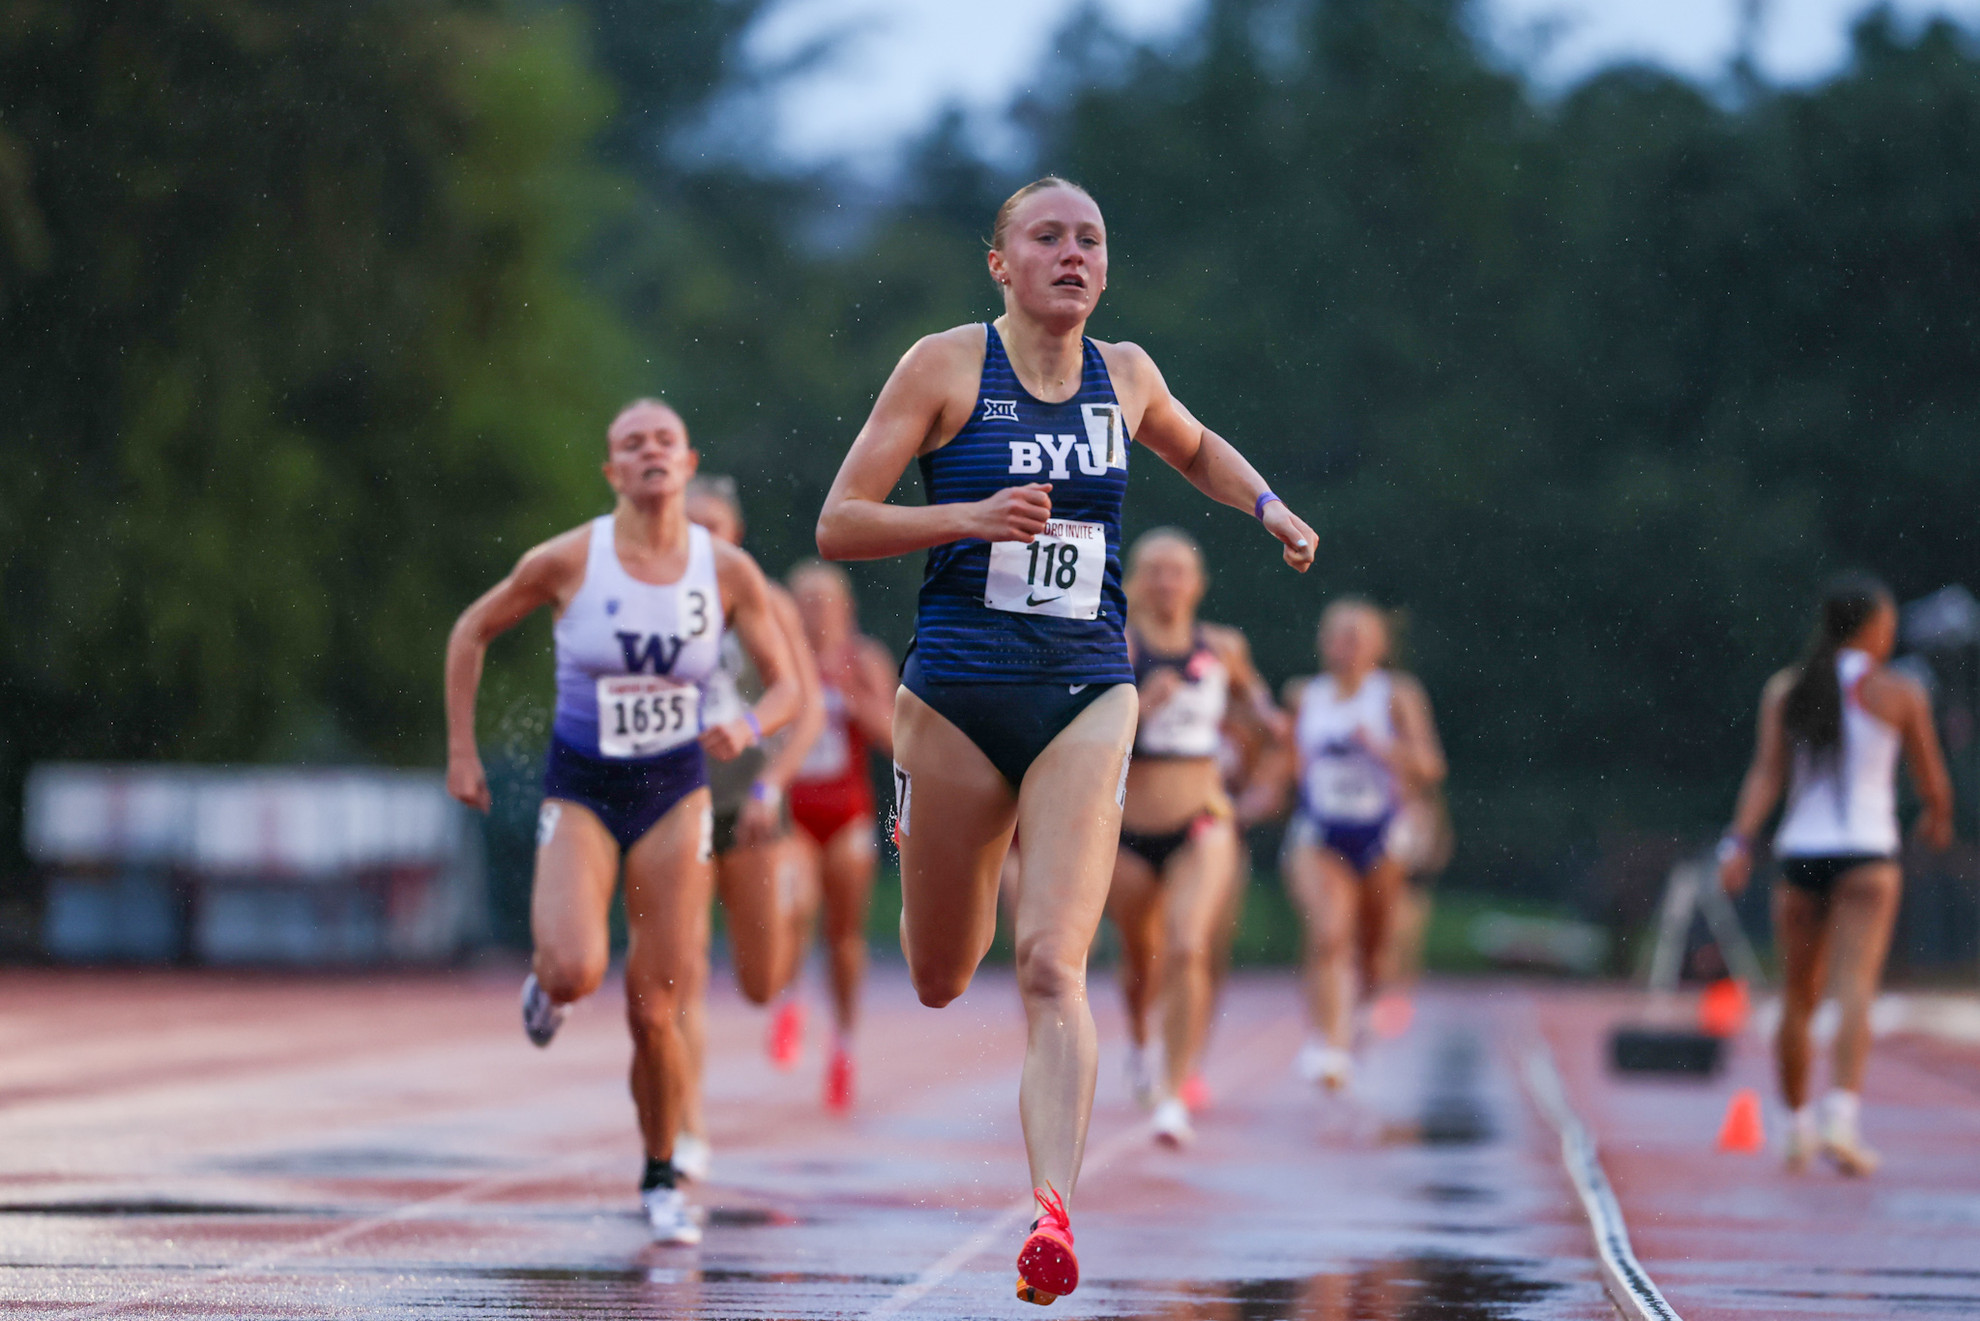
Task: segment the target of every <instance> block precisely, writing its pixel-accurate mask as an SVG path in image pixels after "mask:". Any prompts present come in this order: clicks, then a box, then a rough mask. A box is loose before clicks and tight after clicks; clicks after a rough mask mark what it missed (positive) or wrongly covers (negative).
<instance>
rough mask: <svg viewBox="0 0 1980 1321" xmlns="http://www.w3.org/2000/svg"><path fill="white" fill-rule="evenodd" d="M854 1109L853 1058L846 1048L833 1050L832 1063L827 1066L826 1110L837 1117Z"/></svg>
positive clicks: (839, 1047) (838, 1047)
mask: <svg viewBox="0 0 1980 1321" xmlns="http://www.w3.org/2000/svg"><path fill="white" fill-rule="evenodd" d="M852 1107H853V1057H852V1052H851V1051H849V1050H847V1049H846V1048H845V1047H844V1046H836V1047H834V1048H833V1050H832V1062H831V1063H829V1064H827V1065H826V1066H825V1108H826V1109H827V1110H830V1111H831V1112H832V1113H833V1114H835V1115H842V1114H845V1113H846V1112H847V1111H849V1110H851V1109H852Z"/></svg>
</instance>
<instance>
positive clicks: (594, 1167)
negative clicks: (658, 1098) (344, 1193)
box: [50, 1155, 623, 1321]
mask: <svg viewBox="0 0 1980 1321" xmlns="http://www.w3.org/2000/svg"><path fill="white" fill-rule="evenodd" d="M619 1163H621V1164H622V1163H623V1162H619ZM606 1168H607V1165H606V1163H605V1161H604V1159H603V1158H602V1157H600V1156H596V1155H591V1156H586V1157H582V1158H580V1157H566V1158H565V1159H563V1160H557V1161H550V1162H548V1163H546V1164H543V1165H533V1166H531V1167H530V1168H528V1169H526V1170H511V1171H509V1172H507V1173H504V1174H491V1175H488V1176H486V1177H484V1178H480V1179H476V1180H474V1181H473V1182H471V1183H464V1184H462V1185H461V1186H460V1187H458V1188H455V1189H452V1190H450V1191H448V1192H444V1193H435V1194H434V1195H433V1196H431V1197H424V1198H421V1199H420V1200H419V1201H417V1202H407V1203H405V1204H404V1205H403V1206H396V1207H393V1208H392V1209H391V1210H390V1211H380V1212H378V1213H377V1214H375V1215H369V1216H366V1217H364V1218H363V1219H362V1220H353V1221H351V1222H350V1223H349V1224H347V1225H339V1226H338V1227H337V1228H335V1229H331V1230H326V1231H324V1232H323V1233H321V1234H318V1235H317V1236H316V1237H314V1238H306V1239H304V1240H302V1241H301V1242H299V1243H291V1244H287V1245H285V1246H283V1247H280V1248H275V1249H272V1250H271V1251H268V1252H264V1253H262V1254H261V1255H260V1256H258V1257H251V1258H249V1259H248V1260H246V1261H235V1262H229V1263H227V1264H226V1265H224V1266H214V1267H211V1268H209V1269H207V1270H204V1271H199V1272H196V1273H195V1275H194V1278H192V1279H190V1280H175V1281H172V1282H171V1283H168V1284H161V1285H157V1286H154V1287H153V1288H150V1289H145V1290H140V1291H139V1292H137V1293H132V1294H127V1295H125V1296H124V1297H122V1298H117V1299H114V1300H110V1301H105V1302H101V1303H96V1304H93V1305H88V1306H84V1307H81V1308H78V1309H76V1310H74V1311H68V1312H56V1313H53V1314H52V1315H51V1317H50V1321H86V1319H87V1318H90V1317H101V1316H113V1315H115V1314H117V1313H119V1312H129V1311H131V1310H132V1309H134V1308H139V1307H147V1306H152V1305H155V1304H158V1303H160V1302H161V1301H163V1300H166V1299H169V1298H172V1297H174V1296H175V1295H176V1296H178V1297H179V1298H181V1299H182V1300H183V1299H185V1298H187V1297H188V1295H189V1291H192V1290H197V1289H201V1288H204V1287H206V1286H209V1285H212V1284H215V1283H218V1282H219V1281H221V1280H224V1279H226V1278H228V1277H229V1276H236V1275H255V1274H258V1273H260V1272H262V1271H269V1270H273V1269H275V1268H276V1267H278V1266H283V1265H288V1264H293V1263H297V1262H299V1261H300V1260H301V1259H302V1258H305V1257H313V1256H320V1255H321V1254H323V1253H324V1252H327V1251H329V1250H330V1249H332V1248H335V1247H337V1246H339V1245H340V1244H344V1243H348V1242H350V1241H351V1240H352V1239H354V1238H358V1237H360V1236H361V1235H364V1234H369V1233H370V1232H371V1231H372V1230H374V1229H382V1228H383V1227H385V1226H386V1225H394V1224H400V1223H403V1222H406V1221H410V1220H420V1219H423V1218H425V1217H426V1216H429V1215H432V1214H434V1213H435V1212H438V1211H441V1210H444V1209H446V1208H449V1207H452V1206H456V1205H459V1204H462V1203H466V1202H471V1201H474V1200H475V1199H477V1198H480V1197H485V1196H487V1195H488V1194H489V1193H493V1192H497V1191H499V1190H501V1189H503V1188H506V1187H509V1186H510V1185H512V1184H523V1183H530V1182H533V1181H535V1180H537V1179H543V1178H552V1177H557V1176H568V1175H572V1174H579V1173H588V1172H591V1171H603V1170H605V1169H606ZM190 1296H192V1297H196V1296H197V1295H196V1294H193V1295H190Z"/></svg>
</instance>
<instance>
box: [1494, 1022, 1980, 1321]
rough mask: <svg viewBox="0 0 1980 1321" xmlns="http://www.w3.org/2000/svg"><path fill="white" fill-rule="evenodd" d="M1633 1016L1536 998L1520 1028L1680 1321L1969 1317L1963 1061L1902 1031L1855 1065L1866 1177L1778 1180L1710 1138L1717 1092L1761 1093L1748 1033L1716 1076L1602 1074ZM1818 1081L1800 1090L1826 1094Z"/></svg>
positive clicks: (1977, 1135) (1757, 1052) (1972, 1274)
mask: <svg viewBox="0 0 1980 1321" xmlns="http://www.w3.org/2000/svg"><path fill="white" fill-rule="evenodd" d="M1642 1014H1643V1007H1642V1005H1641V1004H1640V1003H1638V1002H1637V1001H1636V1000H1635V998H1634V997H1632V996H1629V995H1627V994H1621V993H1617V992H1615V991H1605V990H1588V991H1583V992H1581V993H1579V994H1577V995H1574V996H1562V995H1550V996H1546V997H1543V998H1537V999H1536V1001H1535V1002H1534V1012H1533V1021H1534V1023H1535V1024H1536V1026H1537V1027H1538V1028H1539V1029H1540V1030H1541V1031H1542V1032H1543V1033H1544V1035H1545V1037H1546V1038H1547V1040H1548V1041H1549V1042H1550V1043H1551V1045H1552V1048H1553V1053H1554V1057H1555V1059H1556V1060H1558V1061H1559V1064H1560V1068H1561V1072H1562V1074H1563V1076H1564V1079H1565V1082H1566V1085H1567V1091H1568V1095H1569V1100H1570V1101H1571V1103H1572V1104H1573V1106H1574V1107H1575V1109H1576V1111H1577V1112H1578V1113H1579V1114H1580V1116H1581V1119H1582V1121H1583V1122H1584V1123H1585V1124H1587V1125H1588V1126H1589V1127H1590V1128H1591V1129H1593V1130H1594V1131H1595V1132H1596V1134H1597V1135H1598V1136H1599V1138H1600V1140H1601V1144H1602V1161H1603V1164H1604V1166H1605V1167H1606V1169H1607V1172H1608V1176H1609V1180H1610V1182H1611V1184H1612V1185H1613V1186H1614V1188H1615V1192H1616V1195H1617V1197H1618V1198H1619V1199H1620V1200H1621V1202H1622V1208H1623V1212H1624V1214H1625V1215H1626V1216H1627V1217H1628V1220H1629V1226H1630V1234H1631V1237H1632V1238H1633V1240H1634V1242H1635V1246H1636V1254H1637V1256H1638V1258H1640V1259H1641V1260H1642V1262H1643V1264H1644V1266H1645V1267H1646V1268H1648V1270H1649V1271H1650V1273H1651V1275H1652V1276H1654V1277H1655V1279H1656V1281H1657V1284H1658V1286H1659V1287H1660V1288H1661V1289H1662V1290H1663V1292H1664V1295H1665V1297H1666V1298H1668V1299H1669V1300H1670V1303H1671V1305H1672V1306H1673V1307H1675V1308H1676V1309H1677V1311H1678V1312H1679V1313H1680V1314H1681V1315H1682V1316H1683V1317H1685V1318H1686V1321H1714V1319H1715V1318H1728V1319H1729V1321H1730V1319H1731V1318H1739V1319H1740V1321H1750V1319H1751V1318H1756V1317H1879V1318H1881V1317H1898V1316H1920V1317H1925V1316H1936V1317H1949V1316H1959V1317H1975V1316H1980V1050H1976V1049H1975V1048H1974V1047H1973V1046H1971V1045H1966V1046H1957V1045H1953V1044H1951V1043H1949V1042H1945V1041H1940V1040H1935V1039H1932V1038H1927V1037H1922V1036H1915V1035H1897V1036H1892V1037H1889V1038H1885V1039H1882V1040H1879V1041H1878V1042H1877V1043H1876V1045H1875V1046H1874V1047H1873V1049H1872V1051H1871V1055H1870V1068H1869V1075H1868V1078H1867V1080H1866V1085H1865V1089H1864V1111H1863V1129H1864V1135H1865V1137H1866V1138H1867V1139H1868V1140H1869V1142H1870V1143H1871V1145H1872V1146H1874V1147H1876V1148H1877V1149H1878V1150H1879V1151H1881V1153H1882V1154H1883V1157H1884V1164H1883V1167H1882V1169H1881V1170H1879V1171H1878V1173H1877V1174H1876V1176H1875V1177H1873V1178H1869V1179H1847V1178H1843V1177H1842V1176H1840V1175H1838V1174H1836V1173H1834V1172H1833V1171H1830V1170H1828V1169H1825V1168H1822V1167H1820V1166H1819V1165H1818V1167H1817V1168H1816V1169H1814V1170H1811V1171H1809V1172H1807V1173H1805V1174H1799V1175H1797V1174H1791V1173H1789V1172H1788V1171H1787V1170H1786V1169H1784V1168H1783V1166H1782V1164H1781V1160H1780V1155H1779V1149H1778V1143H1779V1141H1780V1140H1781V1138H1782V1136H1783V1133H1782V1129H1783V1127H1784V1121H1783V1117H1782V1115H1781V1113H1780V1111H1779V1108H1778V1107H1777V1106H1774V1105H1772V1104H1771V1103H1770V1104H1769V1107H1768V1112H1767V1127H1768V1137H1769V1138H1770V1139H1771V1140H1772V1142H1773V1143H1775V1144H1776V1145H1775V1146H1774V1147H1773V1148H1772V1149H1770V1150H1769V1151H1767V1152H1764V1153H1756V1154H1753V1155H1729V1154H1724V1153H1721V1152H1719V1151H1717V1150H1715V1148H1714V1138H1715V1136H1716V1134H1717V1133H1718V1129H1719V1124H1720V1121H1721V1118H1722V1117H1723V1115H1724V1113H1725V1109H1726V1105H1727V1102H1728V1101H1729V1100H1730V1098H1731V1096H1732V1093H1733V1091H1734V1090H1735V1089H1736V1088H1739V1087H1752V1088H1754V1089H1755V1090H1757V1091H1758V1092H1759V1093H1760V1094H1761V1095H1762V1096H1763V1097H1769V1098H1771V1097H1772V1095H1773V1091H1774V1088H1773V1082H1772V1077H1771V1074H1772V1064H1771V1054H1770V1051H1769V1048H1768V1044H1767V1041H1766V1039H1765V1038H1764V1036H1763V1035H1762V1032H1761V1031H1760V1030H1759V1029H1758V1028H1756V1029H1755V1030H1754V1031H1750V1032H1748V1033H1746V1034H1743V1035H1742V1036H1740V1037H1738V1038H1736V1039H1734V1040H1732V1041H1731V1042H1729V1043H1728V1044H1729V1050H1728V1054H1729V1061H1728V1064H1727V1066H1726V1069H1725V1072H1724V1073H1723V1074H1722V1075H1721V1076H1720V1077H1718V1078H1714V1079H1709V1080H1701V1081H1680V1080H1659V1079H1631V1080H1625V1079H1620V1078H1617V1077H1615V1076H1613V1075H1608V1074H1605V1073H1604V1072H1603V1070H1602V1068H1601V1065H1600V1060H1601V1058H1602V1051H1603V1039H1604V1036H1605V1034H1606V1032H1607V1030H1608V1028H1609V1026H1610V1025H1612V1024H1614V1023H1616V1022H1622V1021H1631V1020H1636V1019H1640V1017H1641V1016H1642ZM1826 1079H1827V1072H1826V1069H1825V1068H1818V1070H1817V1072H1816V1080H1817V1082H1818V1084H1820V1085H1824V1086H1826Z"/></svg>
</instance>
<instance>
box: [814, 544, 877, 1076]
mask: <svg viewBox="0 0 1980 1321" xmlns="http://www.w3.org/2000/svg"><path fill="white" fill-rule="evenodd" d="M789 581H790V588H791V595H792V596H794V597H796V598H797V606H798V614H799V615H800V616H801V617H802V618H803V620H804V632H805V637H806V639H807V640H808V641H809V642H810V643H811V647H812V650H813V651H814V652H815V653H816V654H817V657H818V669H819V674H820V677H821V678H822V679H823V680H824V701H825V728H824V729H823V731H821V732H820V734H819V735H818V738H817V741H815V742H814V743H813V744H812V745H811V751H810V752H809V753H808V754H806V756H805V759H804V764H803V765H802V766H800V767H799V768H798V773H797V778H796V779H795V780H793V781H792V782H791V788H790V803H791V819H792V820H793V821H795V822H796V823H797V826H798V829H797V830H796V831H795V832H794V836H795V838H796V840H797V842H798V845H799V847H800V849H802V850H803V851H804V852H806V853H808V854H809V855H810V858H811V862H812V865H813V868H814V874H815V875H816V876H817V877H818V879H819V882H820V886H821V888H822V891H823V895H824V909H825V948H826V952H827V955H828V957H829V960H830V968H831V976H832V1011H833V1018H834V1021H833V1027H834V1030H833V1036H832V1053H831V1057H830V1060H829V1062H828V1063H827V1065H826V1069H825V1105H826V1107H827V1108H828V1109H831V1110H841V1111H843V1110H847V1109H849V1108H851V1106H852V1099H853V1055H852V1034H853V1028H854V1026H855V1024H856V1022H857V1019H858V1012H859V988H860V983H861V982H862V981H864V980H865V977H866V909H867V902H868V900H869V898H870V897H871V894H872V890H873V869H874V864H875V862H876V861H877V857H878V855H877V852H876V848H877V839H876V837H875V830H874V824H875V823H874V807H873V781H872V779H871V778H870V776H869V774H868V770H867V763H866V758H867V754H868V753H869V752H877V753H879V754H880V755H882V756H884V757H889V758H891V757H892V756H893V754H894V689H895V687H896V686H897V685H898V684H899V682H900V679H899V673H898V671H896V670H895V668H894V658H893V657H892V656H890V655H889V654H888V653H887V649H886V648H885V647H883V646H882V645H880V643H878V642H876V641H874V640H873V639H872V638H870V637H867V636H865V635H864V634H862V633H861V632H860V631H859V615H858V607H857V605H856V604H855V603H854V601H853V593H852V581H851V580H850V579H849V578H848V577H847V576H846V572H845V570H843V569H841V568H840V567H839V566H838V565H836V564H827V563H824V562H822V561H813V562H811V563H809V564H801V565H799V566H798V567H797V568H796V569H794V570H792V571H791V574H790V578H789Z"/></svg>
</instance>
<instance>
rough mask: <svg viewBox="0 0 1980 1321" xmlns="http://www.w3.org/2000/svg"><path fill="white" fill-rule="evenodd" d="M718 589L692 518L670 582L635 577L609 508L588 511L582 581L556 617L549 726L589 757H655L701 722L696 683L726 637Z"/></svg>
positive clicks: (706, 545) (703, 536)
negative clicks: (593, 514)
mask: <svg viewBox="0 0 1980 1321" xmlns="http://www.w3.org/2000/svg"><path fill="white" fill-rule="evenodd" d="M722 622H723V621H722V592H721V588H720V587H719V585H718V584H717V583H716V580H715V548H714V545H713V544H712V542H711V541H710V539H709V536H708V529H706V528H704V527H701V526H700V525H698V524H690V525H689V527H688V558H687V568H686V569H685V570H684V571H683V572H682V574H681V576H680V579H679V580H678V581H676V582H672V583H668V584H665V585H664V586H663V585H658V584H654V583H646V582H641V581H640V580H639V579H637V578H635V577H633V576H632V575H631V574H629V573H627V572H626V570H625V566H624V565H622V564H621V563H619V552H618V550H617V548H616V547H615V546H614V545H613V542H612V515H610V514H606V515H603V516H602V517H599V518H596V519H593V520H592V523H591V545H590V549H589V551H588V552H587V554H586V558H585V565H584V582H583V583H582V584H581V585H580V586H579V587H578V591H577V595H576V596H574V597H572V598H571V603H570V605H568V606H566V607H565V609H564V613H563V614H562V615H561V616H559V617H558V619H557V628H556V640H557V715H556V720H555V723H554V725H553V727H552V731H553V732H554V733H555V735H556V736H557V738H559V739H560V740H562V741H563V742H565V743H567V744H569V745H570V746H572V747H573V748H575V749H577V750H578V751H579V752H582V753H585V754H587V755H589V756H593V757H603V758H608V759H631V758H643V757H656V756H659V755H660V754H661V753H664V752H671V751H673V750H674V749H675V748H679V747H682V746H684V745H686V744H688V743H690V742H692V741H693V740H694V739H695V738H696V737H697V736H698V735H699V734H700V733H701V729H702V720H701V683H702V681H703V680H705V679H706V678H708V676H709V675H710V674H711V673H713V672H714V670H715V668H716V664H717V661H718V658H719V656H720V652H721V646H722Z"/></svg>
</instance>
